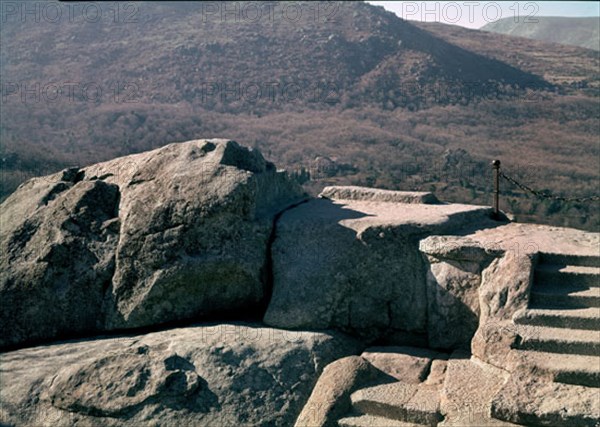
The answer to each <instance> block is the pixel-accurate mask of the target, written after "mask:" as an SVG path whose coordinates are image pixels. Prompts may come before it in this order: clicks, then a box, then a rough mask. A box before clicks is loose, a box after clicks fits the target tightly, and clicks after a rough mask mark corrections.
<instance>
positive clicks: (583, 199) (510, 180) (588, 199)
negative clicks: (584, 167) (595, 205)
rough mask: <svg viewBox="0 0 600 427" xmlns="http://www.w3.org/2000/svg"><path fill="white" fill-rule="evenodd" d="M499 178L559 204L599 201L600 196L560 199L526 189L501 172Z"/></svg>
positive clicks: (525, 186) (523, 185) (560, 197)
mask: <svg viewBox="0 0 600 427" xmlns="http://www.w3.org/2000/svg"><path fill="white" fill-rule="evenodd" d="M500 176H501V177H502V178H504V179H506V180H507V181H508V182H510V183H511V184H514V185H516V186H517V187H519V188H520V189H521V190H523V191H527V192H529V193H531V194H533V195H534V196H537V197H540V198H543V199H552V200H559V201H561V202H594V201H597V200H600V196H589V197H562V196H555V195H553V194H549V193H546V192H543V191H537V190H534V189H533V188H531V187H528V186H527V185H525V184H521V183H520V182H518V181H516V180H515V179H513V178H511V177H510V176H508V175H506V174H505V173H504V172H502V171H500Z"/></svg>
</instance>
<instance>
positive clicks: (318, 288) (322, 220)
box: [264, 187, 489, 343]
mask: <svg viewBox="0 0 600 427" xmlns="http://www.w3.org/2000/svg"><path fill="white" fill-rule="evenodd" d="M323 194H324V195H327V196H328V197H334V196H336V195H346V194H347V197H351V198H350V199H325V198H321V199H316V200H311V201H309V202H308V203H305V204H302V205H301V206H298V207H297V208H295V209H292V210H289V211H287V212H285V213H284V214H283V215H282V217H281V218H280V220H279V222H278V226H277V238H276V240H275V242H274V244H273V251H272V254H273V277H274V289H273V297H272V299H271V303H270V304H269V307H268V310H267V312H266V314H265V317H264V321H265V322H266V323H267V324H269V325H272V326H277V327H284V328H296V329H302V328H325V329H326V328H338V329H341V330H344V331H347V332H350V333H353V334H357V335H358V336H361V337H363V338H365V339H368V340H372V339H377V338H385V339H387V338H389V337H391V336H394V337H395V338H394V340H395V341H396V342H403V343H407V342H415V341H416V340H421V341H420V343H422V338H421V337H422V336H424V334H425V331H426V326H427V295H426V287H425V274H426V270H425V263H424V261H423V258H422V254H421V253H420V252H419V250H418V241H419V239H421V238H423V237H425V236H426V235H429V234H436V233H444V232H446V233H447V232H450V231H451V230H456V229H460V228H461V227H464V226H465V225H468V224H480V223H482V222H485V221H487V220H488V218H487V216H488V213H489V209H488V208H485V207H479V206H466V205H447V204H439V203H436V204H426V203H415V202H414V199H413V196H414V194H413V193H410V194H409V195H408V196H410V197H409V198H410V200H411V202H410V203H393V202H391V201H381V199H380V198H381V197H383V198H384V200H396V199H402V198H403V197H404V196H406V195H405V194H404V193H402V192H393V191H381V190H371V191H369V189H364V188H362V189H360V188H359V189H357V188H356V187H350V188H349V189H344V188H339V187H337V188H335V187H332V188H330V189H327V190H326V191H325V192H324V193H323ZM345 197H346V196H345ZM419 197H420V198H421V199H422V200H423V201H427V199H428V197H427V196H425V195H423V194H420V195H419ZM357 198H358V199H359V200H357Z"/></svg>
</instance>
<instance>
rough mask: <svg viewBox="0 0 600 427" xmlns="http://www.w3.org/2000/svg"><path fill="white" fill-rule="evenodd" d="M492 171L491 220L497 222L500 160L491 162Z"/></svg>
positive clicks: (498, 214)
mask: <svg viewBox="0 0 600 427" xmlns="http://www.w3.org/2000/svg"><path fill="white" fill-rule="evenodd" d="M492 168H493V169H494V213H493V218H494V219H495V220H496V221H498V220H499V219H500V207H499V204H500V160H494V161H493V162H492Z"/></svg>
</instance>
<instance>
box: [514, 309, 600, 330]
mask: <svg viewBox="0 0 600 427" xmlns="http://www.w3.org/2000/svg"><path fill="white" fill-rule="evenodd" d="M513 320H514V322H515V323H517V324H521V325H537V326H548V327H553V328H573V329H591V330H598V329H600V309H598V308H595V307H594V308H580V309H557V308H552V307H550V308H549V307H546V306H545V305H538V304H534V305H532V306H531V307H530V308H528V309H526V310H520V311H519V312H517V313H515V316H514V317H513Z"/></svg>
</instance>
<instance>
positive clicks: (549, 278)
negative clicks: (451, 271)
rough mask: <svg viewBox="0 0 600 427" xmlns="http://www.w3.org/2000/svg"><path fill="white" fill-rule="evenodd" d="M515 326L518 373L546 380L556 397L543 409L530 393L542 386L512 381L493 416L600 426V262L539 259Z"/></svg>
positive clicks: (552, 257)
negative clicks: (525, 300) (533, 375)
mask: <svg viewBox="0 0 600 427" xmlns="http://www.w3.org/2000/svg"><path fill="white" fill-rule="evenodd" d="M513 321H514V323H515V328H516V332H517V333H518V335H519V339H518V340H517V342H516V343H515V345H514V348H515V349H514V350H513V357H514V362H513V363H514V366H515V367H516V368H515V369H517V368H518V369H529V370H530V372H532V373H536V374H537V375H539V376H540V377H545V378H546V383H544V384H545V385H544V387H552V388H547V390H546V393H551V396H552V398H551V399H546V401H547V402H552V403H548V404H545V405H544V407H543V408H540V406H541V405H540V400H539V399H540V398H541V396H539V395H537V393H535V392H531V390H532V389H535V388H537V389H541V387H542V385H541V384H542V383H541V382H540V383H537V384H535V385H534V383H533V382H531V383H530V384H526V383H523V384H519V383H518V382H515V383H514V384H511V383H510V382H509V384H507V385H506V387H505V388H504V389H503V390H501V391H500V393H499V395H498V396H497V397H496V398H495V401H494V403H493V405H492V415H493V416H495V417H498V418H502V419H511V420H512V421H515V415H514V414H518V415H517V416H516V420H518V421H519V422H523V423H534V424H538V423H539V424H548V423H550V424H551V425H558V426H560V425H581V426H584V425H590V426H594V425H597V424H596V423H597V422H598V417H600V413H598V412H599V411H600V409H599V406H600V405H599V403H600V390H599V389H598V388H599V387H600V257H595V256H576V255H557V254H540V258H539V261H538V265H537V266H536V269H535V272H534V283H533V286H532V289H531V294H530V300H529V306H528V308H527V309H525V310H522V311H520V312H518V313H516V314H515V316H514V317H513ZM518 376H519V375H518V374H517V375H514V377H515V378H516V377H518ZM515 381H516V379H515ZM534 381H535V380H534ZM548 381H549V382H548ZM519 389H523V390H528V391H529V393H525V392H523V393H520V392H519ZM559 396H560V397H559ZM511 406H512V408H511ZM508 413H512V414H513V415H512V416H509V417H507V414H508ZM594 417H596V418H594Z"/></svg>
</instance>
